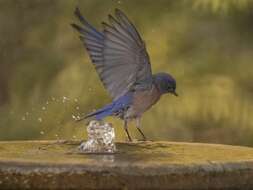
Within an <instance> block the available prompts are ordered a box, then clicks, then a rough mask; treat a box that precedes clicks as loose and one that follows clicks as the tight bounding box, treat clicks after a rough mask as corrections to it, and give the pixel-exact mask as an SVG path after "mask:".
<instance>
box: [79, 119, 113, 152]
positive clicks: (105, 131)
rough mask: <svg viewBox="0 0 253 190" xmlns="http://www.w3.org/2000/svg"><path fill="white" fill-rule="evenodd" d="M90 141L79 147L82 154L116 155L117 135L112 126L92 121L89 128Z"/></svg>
mask: <svg viewBox="0 0 253 190" xmlns="http://www.w3.org/2000/svg"><path fill="white" fill-rule="evenodd" d="M87 136H88V140H87V141H85V142H83V143H82V144H81V145H80V146H79V151H80V152H82V153H114V152H115V151H116V146H115V143H114V139H115V133H114V128H113V127H112V124H110V123H104V122H102V121H94V120H93V121H90V123H89V125H88V127H87Z"/></svg>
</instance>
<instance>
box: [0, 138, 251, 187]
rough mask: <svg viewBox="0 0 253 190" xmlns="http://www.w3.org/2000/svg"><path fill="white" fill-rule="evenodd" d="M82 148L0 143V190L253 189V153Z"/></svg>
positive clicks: (173, 147) (140, 145)
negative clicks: (82, 150)
mask: <svg viewBox="0 0 253 190" xmlns="http://www.w3.org/2000/svg"><path fill="white" fill-rule="evenodd" d="M79 145H80V142H79V141H12V142H0V189H252V188H253V180H252V179H253V149H252V148H247V147H238V146H226V145H210V144H198V143H174V142H135V143H124V142H118V143H116V146H117V151H116V152H115V153H114V154H83V153H80V152H79V151H77V148H78V146H79Z"/></svg>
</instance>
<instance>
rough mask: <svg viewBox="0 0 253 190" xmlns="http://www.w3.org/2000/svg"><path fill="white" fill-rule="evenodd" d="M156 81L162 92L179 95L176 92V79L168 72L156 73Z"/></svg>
mask: <svg viewBox="0 0 253 190" xmlns="http://www.w3.org/2000/svg"><path fill="white" fill-rule="evenodd" d="M154 81H155V84H156V86H157V87H158V89H159V90H160V92H161V93H162V94H165V93H171V94H173V95H175V96H178V94H177V93H176V80H175V79H174V78H173V77H172V76H171V75H169V74H168V73H157V74H155V75H154Z"/></svg>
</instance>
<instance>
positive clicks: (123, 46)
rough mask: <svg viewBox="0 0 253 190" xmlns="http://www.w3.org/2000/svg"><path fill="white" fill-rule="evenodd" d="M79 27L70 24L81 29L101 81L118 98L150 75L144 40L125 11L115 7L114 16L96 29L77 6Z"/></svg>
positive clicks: (82, 38) (83, 39)
mask: <svg viewBox="0 0 253 190" xmlns="http://www.w3.org/2000/svg"><path fill="white" fill-rule="evenodd" d="M75 14H76V16H77V17H78V18H79V20H80V21H81V22H82V24H83V25H82V27H80V26H78V25H76V24H73V25H72V26H73V27H74V28H75V29H77V30H78V31H79V32H80V33H81V37H80V38H81V40H82V41H83V42H84V45H85V47H86V48H87V50H88V53H89V55H90V57H91V60H92V62H93V63H94V65H95V67H96V69H97V72H98V74H99V76H100V79H101V81H102V82H103V84H104V85H105V87H106V89H107V90H108V92H109V93H110V95H111V96H112V97H113V99H117V98H119V97H120V96H122V95H124V94H125V93H126V92H128V91H129V90H131V89H133V88H134V87H135V85H136V84H138V83H140V81H145V80H147V79H148V78H151V75H152V73H151V66H150V62H149V56H148V53H147V51H146V48H145V44H144V42H143V40H142V39H141V37H140V35H139V33H138V32H137V30H136V28H135V27H134V25H133V24H132V23H131V22H130V21H129V19H128V18H127V17H126V15H125V14H124V13H123V12H121V11H120V10H118V9H116V11H115V18H114V17H113V16H111V15H109V22H110V24H107V23H105V22H103V23H102V25H103V27H104V30H103V32H98V31H97V30H96V29H95V28H93V27H92V26H91V25H90V24H89V23H88V22H87V21H86V20H85V19H84V18H83V17H82V16H81V14H80V11H79V10H78V9H76V11H75Z"/></svg>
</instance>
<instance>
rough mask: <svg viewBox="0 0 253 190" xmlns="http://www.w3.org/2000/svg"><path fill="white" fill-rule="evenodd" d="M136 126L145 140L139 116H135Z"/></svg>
mask: <svg viewBox="0 0 253 190" xmlns="http://www.w3.org/2000/svg"><path fill="white" fill-rule="evenodd" d="M136 128H137V129H138V131H139V132H140V134H141V136H142V139H143V141H146V140H147V138H146V137H145V135H144V133H143V132H142V131H141V118H140V117H138V118H136Z"/></svg>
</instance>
